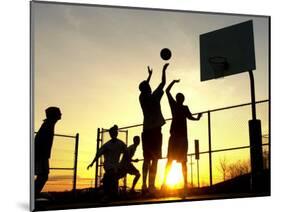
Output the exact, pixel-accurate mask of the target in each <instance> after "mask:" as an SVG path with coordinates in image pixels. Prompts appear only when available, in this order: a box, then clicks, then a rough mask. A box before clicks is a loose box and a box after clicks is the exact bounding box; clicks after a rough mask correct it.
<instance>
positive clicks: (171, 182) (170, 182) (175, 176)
mask: <svg viewBox="0 0 281 212" xmlns="http://www.w3.org/2000/svg"><path fill="white" fill-rule="evenodd" d="M166 184H167V186H168V187H171V188H180V187H182V185H183V177H182V169H181V164H180V163H176V162H175V161H173V163H172V166H171V170H170V172H169V174H168V176H167V181H166Z"/></svg>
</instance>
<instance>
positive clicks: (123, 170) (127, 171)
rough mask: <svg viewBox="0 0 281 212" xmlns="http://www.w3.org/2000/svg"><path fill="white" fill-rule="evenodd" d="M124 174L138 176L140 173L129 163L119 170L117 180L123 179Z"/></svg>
mask: <svg viewBox="0 0 281 212" xmlns="http://www.w3.org/2000/svg"><path fill="white" fill-rule="evenodd" d="M126 174H130V175H138V174H140V172H139V170H137V168H136V167H135V166H134V165H133V164H132V163H129V164H128V165H127V166H125V167H122V168H120V170H119V172H118V179H120V178H123V177H125V176H126Z"/></svg>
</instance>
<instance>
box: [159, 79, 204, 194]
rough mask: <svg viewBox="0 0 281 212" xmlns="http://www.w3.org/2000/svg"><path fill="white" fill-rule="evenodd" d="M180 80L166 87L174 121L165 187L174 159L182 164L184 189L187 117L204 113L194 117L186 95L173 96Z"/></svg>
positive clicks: (198, 117)
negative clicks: (172, 93)
mask: <svg viewBox="0 0 281 212" xmlns="http://www.w3.org/2000/svg"><path fill="white" fill-rule="evenodd" d="M179 81H180V80H173V81H172V82H171V83H170V84H169V86H168V87H167V89H166V94H167V97H168V100H169V105H170V108H171V112H172V123H171V128H170V138H169V145H168V161H167V164H166V170H165V175H164V183H163V186H164V187H165V184H166V178H167V174H168V173H169V171H170V168H171V164H172V161H173V160H176V161H177V162H180V163H181V164H182V173H183V179H184V191H185V192H186V189H187V167H186V162H187V150H188V139H187V123H186V118H188V119H190V120H199V119H200V118H201V116H202V114H201V113H200V114H198V116H197V118H195V117H193V116H192V114H191V112H190V110H189V108H188V106H186V105H183V102H184V95H183V94H182V93H178V94H177V95H176V100H175V99H174V98H173V97H172V95H171V93H170V90H171V88H172V86H173V85H174V84H175V83H178V82H179Z"/></svg>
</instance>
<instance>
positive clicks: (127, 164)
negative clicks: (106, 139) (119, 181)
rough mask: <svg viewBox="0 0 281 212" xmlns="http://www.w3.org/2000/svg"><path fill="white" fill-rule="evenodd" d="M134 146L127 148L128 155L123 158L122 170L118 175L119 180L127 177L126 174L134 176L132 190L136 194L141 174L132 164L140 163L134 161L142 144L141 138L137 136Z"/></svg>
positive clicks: (136, 160)
mask: <svg viewBox="0 0 281 212" xmlns="http://www.w3.org/2000/svg"><path fill="white" fill-rule="evenodd" d="M133 140H134V144H132V145H130V146H129V147H128V148H127V154H124V155H123V157H122V160H121V162H120V168H119V174H118V178H123V177H125V176H126V174H130V175H134V176H135V178H134V181H133V185H132V189H131V191H132V192H134V191H135V186H136V184H137V182H138V180H139V178H140V172H139V171H138V170H137V169H136V167H135V166H134V165H133V164H132V162H139V160H138V159H132V158H133V156H134V154H135V152H136V149H137V147H138V145H139V143H140V137H139V136H135V137H134V139H133Z"/></svg>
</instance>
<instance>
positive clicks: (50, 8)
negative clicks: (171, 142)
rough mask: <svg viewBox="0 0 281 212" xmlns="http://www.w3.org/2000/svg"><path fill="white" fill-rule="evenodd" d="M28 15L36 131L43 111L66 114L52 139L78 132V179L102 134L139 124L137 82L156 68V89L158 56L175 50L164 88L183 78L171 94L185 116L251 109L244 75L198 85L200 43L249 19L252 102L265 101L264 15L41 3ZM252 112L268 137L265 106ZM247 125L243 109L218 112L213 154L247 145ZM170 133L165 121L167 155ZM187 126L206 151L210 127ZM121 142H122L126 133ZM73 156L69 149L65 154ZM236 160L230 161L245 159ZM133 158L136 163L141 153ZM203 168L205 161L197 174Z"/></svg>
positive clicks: (214, 121)
mask: <svg viewBox="0 0 281 212" xmlns="http://www.w3.org/2000/svg"><path fill="white" fill-rule="evenodd" d="M32 9H33V10H32V12H33V16H32V18H33V21H34V22H33V23H34V25H33V27H34V28H33V29H34V39H33V40H34V58H33V59H34V60H33V63H34V124H35V125H34V126H35V131H36V130H38V129H39V127H40V125H41V124H42V120H43V119H44V118H45V114H44V110H45V109H46V108H47V107H49V106H58V107H60V108H61V111H62V114H63V115H62V119H61V120H60V121H59V122H58V123H57V125H56V133H58V134H68V135H75V134H76V133H79V134H80V145H79V164H78V175H79V177H81V178H83V177H84V178H91V177H92V176H94V175H93V172H90V171H86V166H87V165H88V163H90V162H91V160H92V159H93V157H94V154H95V147H96V131H97V128H98V127H100V128H110V127H111V126H112V125H113V124H117V125H118V126H120V127H124V126H129V125H134V124H140V123H142V119H143V117H142V111H141V108H140V105H139V102H138V96H139V90H138V84H139V83H140V82H141V81H142V80H144V79H146V78H147V66H150V67H152V68H153V75H152V79H151V87H152V89H154V88H156V87H157V85H158V84H159V82H160V79H161V69H162V66H163V65H164V63H165V62H164V61H163V60H162V59H161V58H160V56H159V52H160V50H161V49H162V48H165V47H167V48H170V49H171V51H172V58H171V60H169V63H170V65H169V67H168V70H167V84H168V83H169V82H170V81H172V80H173V79H181V82H180V83H179V84H177V85H175V86H174V88H173V90H172V94H176V92H179V91H180V92H182V93H184V94H185V97H186V101H185V104H187V105H188V106H189V108H190V110H191V112H193V113H196V112H200V111H206V110H211V109H215V108H220V107H226V106H231V105H236V104H243V103H248V102H250V90H249V78H248V74H247V73H241V74H238V75H233V76H229V77H225V78H223V79H218V80H210V81H205V82H200V61H199V55H200V52H199V35H200V34H203V33H206V32H209V31H213V30H216V29H219V28H223V27H226V26H230V25H233V24H237V23H240V22H243V21H247V20H253V23H254V39H255V53H256V70H254V77H255V86H256V100H257V101H258V100H265V99H268V98H269V96H268V93H269V90H268V89H269V84H268V82H269V74H268V19H267V18H265V17H252V16H236V15H218V14H202V13H190V12H176V11H159V10H142V9H128V8H110V7H107V8H105V7H86V6H74V5H59V4H43V3H34V4H33V8H32ZM161 105H162V112H163V115H164V117H165V118H170V117H171V113H170V108H169V106H168V102H167V99H166V96H163V99H162V101H161ZM257 109H258V118H260V119H261V120H262V123H263V125H262V131H263V133H264V134H266V133H267V132H268V117H267V114H268V107H267V105H261V106H258V108H257ZM212 117H213V116H212ZM238 117H239V118H238ZM249 119H250V112H249V108H246V109H243V110H242V109H241V111H240V110H238V109H237V110H236V111H234V112H232V111H230V112H228V113H217V114H214V119H212V125H213V132H214V139H213V140H214V143H213V145H214V148H222V147H234V146H237V145H247V138H248V137H247V136H248V135H247V132H248V131H247V121H248V120H249ZM230 120H232V121H233V122H231V121H230ZM200 125H202V126H200ZM169 126H170V123H169V122H167V124H166V125H165V126H164V127H163V135H164V139H163V148H162V149H163V156H165V154H166V149H167V140H168V129H169ZM188 126H189V128H188V130H189V142H191V141H192V140H194V139H195V138H199V139H200V143H202V144H201V146H200V147H201V148H200V149H201V150H202V151H204V150H206V149H207V143H206V142H205V141H206V140H207V138H206V136H207V131H203V130H202V129H204V130H205V129H206V116H203V118H202V120H201V121H200V122H198V123H195V122H192V123H191V122H189V123H188ZM216 131H218V132H217V133H216ZM140 133H141V128H138V129H134V130H131V131H129V142H131V137H132V136H133V135H135V134H138V135H140ZM230 134H231V135H235V136H229V135H230ZM216 136H217V137H221V138H217V139H216ZM120 138H122V139H124V135H122V134H121V135H120ZM222 138H224V139H225V138H227V142H222ZM67 145H69V144H67ZM60 148H62V147H61V146H58V147H55V149H57V150H56V151H54V152H53V154H54V155H59V156H61V157H62V155H61V154H60V152H59V150H58V149H60ZM67 148H68V147H67ZM71 148H72V147H69V149H67V150H68V151H70V152H71ZM190 149H192V145H190ZM191 151H192V150H191ZM240 153H241V152H240ZM69 154H71V153H69ZM233 154H235V153H233ZM237 154H238V156H229V157H230V158H231V157H236V158H238V157H239V155H241V154H239V153H237ZM243 155H247V153H243ZM59 156H57V157H59ZM136 156H138V157H139V158H141V147H139V148H138V151H137V154H136ZM54 157H56V156H54ZM214 157H216V156H214ZM241 158H242V159H243V160H244V159H245V158H247V156H244V157H241ZM69 160H70V159H69ZM204 161H205V162H204ZM206 161H207V159H203V158H202V169H204V164H207V162H206ZM163 165H164V164H162V165H161V166H160V167H163ZM138 166H140V165H138ZM205 169H206V170H207V169H208V168H207V167H205ZM214 169H216V168H214ZM160 171H161V170H160ZM56 174H57V173H56ZM160 175H161V174H160Z"/></svg>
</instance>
